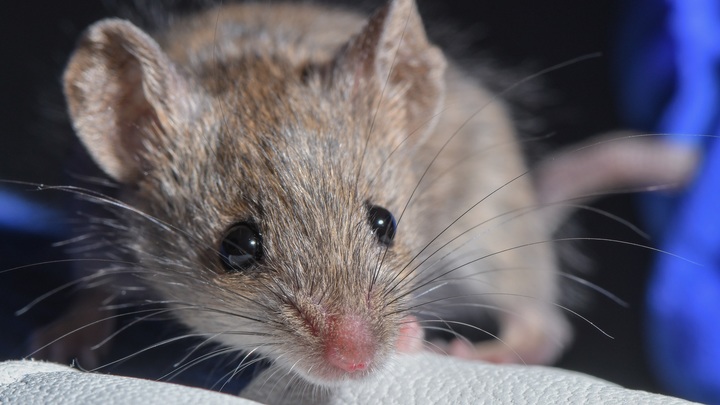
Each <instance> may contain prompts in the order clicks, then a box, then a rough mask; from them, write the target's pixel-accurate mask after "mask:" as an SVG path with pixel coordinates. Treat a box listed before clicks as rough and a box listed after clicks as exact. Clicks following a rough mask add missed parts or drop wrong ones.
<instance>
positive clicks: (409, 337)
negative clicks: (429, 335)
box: [395, 316, 425, 353]
mask: <svg viewBox="0 0 720 405" xmlns="http://www.w3.org/2000/svg"><path fill="white" fill-rule="evenodd" d="M424 338H425V332H424V331H423V329H422V326H420V323H419V322H418V319H417V318H416V317H414V316H407V317H405V318H404V319H403V320H402V324H401V326H400V335H399V336H398V340H397V342H396V343H395V348H396V349H397V351H398V352H400V353H415V352H419V351H422V350H423V346H424V345H423V342H424Z"/></svg>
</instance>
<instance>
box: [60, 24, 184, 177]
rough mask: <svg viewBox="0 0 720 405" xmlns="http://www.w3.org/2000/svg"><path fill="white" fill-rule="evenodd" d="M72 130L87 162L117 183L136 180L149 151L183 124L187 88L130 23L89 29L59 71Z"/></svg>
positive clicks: (155, 47) (152, 43)
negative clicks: (89, 159)
mask: <svg viewBox="0 0 720 405" xmlns="http://www.w3.org/2000/svg"><path fill="white" fill-rule="evenodd" d="M64 90H65V97H66V99H67V102H68V105H69V110H70V115H71V117H72V121H73V126H74V127H75V131H76V132H77V134H78V136H79V138H80V139H81V141H82V142H83V143H84V145H85V147H86V148H87V149H88V151H89V152H90V154H91V155H92V157H93V159H94V160H95V162H96V163H97V164H98V165H99V166H100V167H101V168H102V169H103V170H104V171H105V172H106V173H107V174H108V175H110V176H111V177H112V178H114V179H115V180H117V181H119V182H121V183H132V182H133V181H135V180H137V178H138V177H139V176H140V174H141V173H142V172H143V170H144V168H145V167H146V165H147V161H146V160H147V159H145V158H144V156H147V154H148V152H149V151H148V150H147V149H148V148H149V147H150V146H157V147H161V145H162V144H163V143H164V140H165V139H166V138H167V137H169V136H170V134H172V133H173V131H172V129H173V128H174V127H175V126H176V125H177V123H178V121H179V120H182V119H187V117H188V115H189V112H190V107H189V104H188V101H189V100H190V97H189V96H190V92H189V86H188V83H187V81H186V79H185V78H183V77H182V76H181V75H180V73H179V72H178V71H177V70H176V69H175V66H174V65H173V63H172V62H171V61H170V60H169V59H168V57H167V56H166V55H165V53H164V52H163V51H162V50H161V49H160V46H159V45H158V44H157V43H156V42H155V41H154V40H153V39H152V38H151V37H150V36H148V35H147V34H145V33H144V32H143V31H141V30H140V29H139V28H137V27H136V26H134V25H133V24H131V23H129V22H127V21H122V20H117V19H109V20H103V21H100V22H98V23H96V24H94V25H93V26H91V27H90V28H89V29H88V30H87V31H86V32H85V34H84V36H83V37H82V38H81V40H80V42H79V44H78V47H77V49H76V51H75V53H74V54H73V56H72V58H71V59H70V62H69V64H68V66H67V68H66V70H65V76H64Z"/></svg>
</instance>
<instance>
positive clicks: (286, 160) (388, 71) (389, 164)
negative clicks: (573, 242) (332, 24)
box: [64, 0, 445, 384]
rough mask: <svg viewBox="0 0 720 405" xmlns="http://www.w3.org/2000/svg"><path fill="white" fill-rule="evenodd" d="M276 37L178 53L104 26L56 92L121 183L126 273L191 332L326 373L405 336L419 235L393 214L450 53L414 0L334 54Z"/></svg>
mask: <svg viewBox="0 0 720 405" xmlns="http://www.w3.org/2000/svg"><path fill="white" fill-rule="evenodd" d="M209 46H212V44H210V45H209ZM284 46H285V47H287V45H283V44H279V45H278V49H267V50H266V51H264V52H245V53H241V54H240V55H239V56H237V57H232V58H229V57H223V56H222V55H219V56H218V57H217V58H214V59H213V60H210V61H208V62H207V63H204V62H197V63H193V62H192V61H191V62H188V63H183V64H181V63H179V62H178V61H175V60H171V59H170V57H169V56H168V55H167V54H166V53H165V52H164V51H163V49H162V48H161V47H160V46H159V45H158V43H157V42H156V41H155V40H154V39H152V38H151V37H150V36H148V35H147V34H145V33H144V32H143V31H141V30H140V29H138V28H137V27H135V26H134V25H132V24H130V23H128V22H124V21H120V20H106V21H102V22H99V23H97V24H95V25H94V26H92V27H91V28H90V29H89V30H88V31H87V33H86V34H85V36H84V37H83V38H82V40H81V42H80V43H79V46H78V49H77V51H76V52H75V54H74V55H73V57H72V59H71V61H70V63H69V65H68V68H67V70H66V73H65V77H64V80H65V93H66V97H67V100H68V104H69V108H70V114H71V117H72V120H73V124H74V127H75V129H76V132H77V134H78V136H79V138H80V139H81V141H82V142H83V144H84V145H85V147H86V148H87V149H88V151H89V153H90V155H91V156H92V157H93V159H94V160H95V161H96V162H97V163H98V165H99V166H100V167H101V168H102V169H103V170H104V171H105V173H107V175H108V176H110V177H111V178H113V179H114V180H116V181H117V182H119V183H120V184H121V185H122V188H123V190H124V191H123V196H122V200H123V202H124V203H123V204H122V205H123V207H124V209H122V210H121V211H122V212H119V213H118V217H119V218H120V219H119V220H120V222H121V223H122V226H120V227H118V230H116V232H118V231H119V232H121V233H122V235H121V236H119V240H118V244H120V245H122V246H123V248H125V249H127V250H128V252H130V253H131V254H132V255H133V256H134V257H135V258H136V260H137V270H136V271H137V274H138V275H139V276H140V277H141V278H144V279H146V280H147V282H148V283H149V284H150V285H151V286H153V287H154V288H155V289H157V290H158V292H160V293H161V294H162V296H163V300H164V301H165V302H168V303H169V305H171V306H172V307H173V308H174V309H175V313H176V314H177V316H178V317H179V318H180V320H181V321H183V322H184V323H186V324H187V325H189V326H190V327H192V328H194V329H195V330H196V331H199V332H201V333H207V334H208V337H213V338H214V339H215V340H217V341H220V342H223V343H225V344H228V345H231V346H233V347H237V348H238V349H240V350H253V351H256V352H257V353H261V354H263V355H266V356H268V357H270V358H272V359H275V360H277V361H278V362H281V363H284V364H286V365H287V366H288V367H292V368H293V370H296V371H298V372H300V373H301V374H302V375H304V376H305V377H306V378H308V379H310V380H313V381H316V382H320V383H323V384H329V383H332V382H334V381H338V380H343V379H353V378H360V377H363V376H366V375H368V374H369V373H370V372H371V371H372V370H376V369H379V368H381V367H382V366H383V365H384V364H385V363H386V361H387V358H388V356H389V355H390V354H391V353H392V352H393V351H394V347H395V346H396V345H397V342H398V339H399V337H400V334H401V333H402V330H404V329H403V327H402V324H403V319H406V318H405V317H406V315H407V307H408V300H409V294H410V292H411V287H410V285H409V280H411V279H412V277H411V276H410V275H409V274H408V272H409V270H407V269H405V267H406V266H405V265H406V264H407V260H408V258H409V257H411V255H412V253H413V249H414V246H413V243H412V241H413V239H414V238H413V232H414V230H413V226H412V220H410V219H405V218H401V216H400V214H401V213H402V212H403V210H404V207H405V205H406V204H407V203H408V201H409V198H410V196H411V195H412V193H413V189H414V186H415V185H416V183H417V181H418V176H417V175H416V174H415V173H413V171H412V170H411V168H410V160H411V159H412V156H413V153H414V152H415V151H416V149H417V146H418V145H419V144H420V143H421V142H422V141H423V138H424V137H425V136H426V135H427V134H428V133H430V132H431V131H432V129H433V125H434V121H435V116H436V115H437V114H438V113H439V110H440V107H441V104H442V100H443V91H444V83H443V75H444V69H445V61H444V58H443V56H442V54H441V52H440V51H439V50H438V49H437V48H435V47H433V46H432V45H430V44H429V43H428V40H427V38H426V36H425V32H424V29H423V27H422V22H421V20H420V17H419V15H418V13H417V10H416V7H415V4H414V1H412V0H393V1H390V2H389V4H387V5H386V6H385V7H383V8H382V9H380V10H379V11H378V12H376V13H375V14H374V15H373V16H372V17H371V18H370V19H369V21H368V22H367V24H366V25H365V27H364V28H363V29H362V30H361V31H360V32H359V33H358V34H357V35H355V36H353V37H352V38H350V39H349V40H348V41H347V43H346V44H345V45H344V46H342V47H340V48H339V49H336V50H333V55H332V57H331V58H327V59H322V58H315V59H314V58H313V56H312V55H310V56H308V57H307V58H306V60H305V61H304V62H303V63H296V62H295V61H292V60H291V58H287V57H285V56H284V55H283V47H284ZM393 214H394V215H393Z"/></svg>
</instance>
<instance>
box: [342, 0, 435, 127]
mask: <svg viewBox="0 0 720 405" xmlns="http://www.w3.org/2000/svg"><path fill="white" fill-rule="evenodd" d="M336 66H337V67H338V68H339V69H341V71H342V72H348V73H350V77H351V81H352V83H351V86H352V89H353V90H352V91H353V92H357V91H359V90H360V89H364V88H365V85H367V84H370V85H372V86H375V87H376V89H377V90H378V91H379V92H380V93H381V94H383V98H384V100H383V102H390V103H394V102H402V103H404V104H405V105H404V109H405V112H406V118H407V129H408V131H409V132H414V131H419V132H421V133H427V132H429V131H430V130H432V128H433V126H434V122H435V118H436V116H437V115H438V112H439V110H440V108H441V106H442V103H443V99H444V92H445V81H444V78H443V76H444V73H445V66H446V61H445V57H444V56H443V54H442V52H441V51H440V50H439V49H438V48H437V47H435V46H433V45H432V44H430V43H429V42H428V39H427V35H426V34H425V29H424V27H423V24H422V19H421V18H420V14H419V13H418V10H417V7H416V5H415V1H414V0H391V1H389V2H388V4H386V5H385V7H383V8H381V9H379V10H378V11H377V12H376V13H375V14H374V15H373V16H372V17H371V18H370V20H369V21H368V23H367V25H366V26H365V27H364V28H363V30H362V31H361V32H360V33H359V34H358V35H357V36H355V37H354V38H353V39H351V41H350V43H349V44H348V45H347V47H346V48H345V49H344V50H343V51H342V53H341V54H340V56H339V58H338V59H337V60H336ZM380 108H381V109H386V108H387V106H382V105H381V106H380ZM418 135H419V136H417V137H415V136H413V138H416V139H418V138H421V136H420V134H418Z"/></svg>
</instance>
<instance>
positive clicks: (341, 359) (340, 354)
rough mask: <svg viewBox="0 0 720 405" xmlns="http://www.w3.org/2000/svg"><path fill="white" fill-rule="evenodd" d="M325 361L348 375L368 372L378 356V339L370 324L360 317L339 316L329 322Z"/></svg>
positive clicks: (331, 318)
mask: <svg viewBox="0 0 720 405" xmlns="http://www.w3.org/2000/svg"><path fill="white" fill-rule="evenodd" d="M323 338H324V340H325V351H324V357H325V360H326V361H327V362H328V363H329V364H330V365H332V366H335V367H337V368H339V369H341V370H344V371H346V372H348V373H353V372H357V371H363V370H366V369H367V368H368V367H370V365H371V363H372V361H373V360H374V358H375V354H376V351H377V350H376V347H377V343H376V339H375V337H374V336H373V333H372V331H371V330H370V327H369V325H368V322H367V321H366V320H364V319H363V318H362V317H360V316H358V315H337V316H331V317H329V319H328V320H327V333H326V334H325V336H324V337H323Z"/></svg>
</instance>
